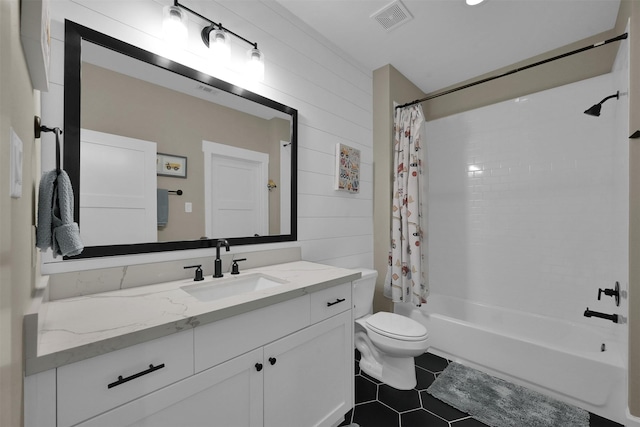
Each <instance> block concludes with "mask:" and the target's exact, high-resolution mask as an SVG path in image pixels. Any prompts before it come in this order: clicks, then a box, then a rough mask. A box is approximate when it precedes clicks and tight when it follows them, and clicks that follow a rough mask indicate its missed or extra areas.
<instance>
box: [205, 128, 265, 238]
mask: <svg viewBox="0 0 640 427" xmlns="http://www.w3.org/2000/svg"><path fill="white" fill-rule="evenodd" d="M202 151H203V152H204V154H205V156H204V157H205V178H204V181H205V182H204V186H205V229H206V235H207V237H209V238H215V237H247V236H255V235H259V236H263V235H266V234H268V233H269V198H268V189H267V182H268V180H269V178H268V176H269V175H268V174H269V155H268V154H266V153H261V152H258V151H252V150H246V149H244V148H237V147H232V146H229V145H224V144H218V143H215V142H210V141H203V142H202Z"/></svg>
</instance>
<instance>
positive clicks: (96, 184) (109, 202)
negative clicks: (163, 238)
mask: <svg viewBox="0 0 640 427" xmlns="http://www.w3.org/2000/svg"><path fill="white" fill-rule="evenodd" d="M80 140H81V150H80V179H81V182H82V185H81V188H80V219H81V222H80V236H81V237H82V242H83V243H84V245H85V246H101V245H114V244H123V243H125V244H127V243H147V242H156V241H157V240H158V233H157V210H156V206H157V201H156V187H157V183H156V182H157V179H156V143H155V142H150V141H143V140H140V139H134V138H127V137H123V136H119V135H112V134H108V133H102V132H95V131H91V130H88V129H82V130H81V134H80Z"/></svg>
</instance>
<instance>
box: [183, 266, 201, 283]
mask: <svg viewBox="0 0 640 427" xmlns="http://www.w3.org/2000/svg"><path fill="white" fill-rule="evenodd" d="M184 268H185V269H187V268H195V269H196V276H195V277H194V278H193V281H194V282H200V281H201V280H204V277H203V276H202V264H199V265H188V266H186V267H184Z"/></svg>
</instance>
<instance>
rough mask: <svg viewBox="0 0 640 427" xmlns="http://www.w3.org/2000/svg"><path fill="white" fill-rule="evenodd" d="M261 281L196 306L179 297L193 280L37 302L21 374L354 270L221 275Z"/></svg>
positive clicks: (289, 266) (350, 276)
mask: <svg viewBox="0 0 640 427" xmlns="http://www.w3.org/2000/svg"><path fill="white" fill-rule="evenodd" d="M251 273H262V274H265V275H268V276H272V277H274V278H277V279H280V280H282V281H286V283H284V284H282V285H280V286H276V287H273V288H269V289H265V290H261V291H254V292H250V293H245V294H239V295H235V296H231V297H227V298H222V299H218V300H213V301H207V302H203V301H200V300H198V299H196V298H195V297H193V296H191V295H190V294H189V293H187V292H185V291H184V290H182V289H181V287H183V286H187V285H193V284H199V283H205V282H194V281H193V280H192V279H185V280H178V281H173V282H168V283H160V284H156V285H148V286H140V287H136V288H129V289H123V290H118V291H111V292H104V293H99V294H93V295H87V296H81V297H74V298H68V299H63V300H57V301H50V302H43V303H42V304H41V305H40V306H39V307H38V309H37V311H36V312H35V313H32V314H27V315H26V316H25V349H26V350H25V355H26V357H25V372H26V374H27V375H31V374H34V373H37V372H42V371H45V370H48V369H52V368H56V367H59V366H62V365H65V364H69V363H73V362H76V361H79V360H83V359H87V358H89V357H94V356H98V355H100V354H104V353H107V352H110V351H114V350H118V349H121V348H125V347H128V346H131V345H135V344H139V343H142V342H145V341H149V340H152V339H155V338H159V337H162V336H166V335H169V334H172V333H175V332H178V331H181V330H185V329H189V328H193V327H196V326H198V325H200V324H205V323H210V322H215V321H217V320H220V319H224V318H227V317H231V316H235V315H237V314H242V313H246V312H248V311H252V310H255V309H258V308H261V307H265V306H268V305H271V304H275V303H278V302H282V301H286V300H289V299H292V298H295V297H298V296H301V295H305V294H308V293H311V292H315V291H319V290H322V289H326V288H328V287H332V286H335V285H339V284H342V283H346V282H350V281H352V280H355V279H357V278H359V277H360V273H359V272H357V271H355V270H348V269H344V268H338V267H331V266H327V265H322V264H316V263H311V262H306V261H296V262H291V263H286V264H278V265H273V266H268V267H260V268H255V269H248V270H246V271H242V272H241V273H240V275H238V276H231V275H229V274H228V273H226V274H225V277H224V278H223V279H212V278H210V277H207V278H205V280H207V281H209V280H211V281H215V280H225V279H228V278H233V277H242V276H243V275H248V274H251Z"/></svg>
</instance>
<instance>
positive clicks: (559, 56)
mask: <svg viewBox="0 0 640 427" xmlns="http://www.w3.org/2000/svg"><path fill="white" fill-rule="evenodd" d="M627 37H628V33H624V34H621V35H619V36H617V37H613V38H611V39H608V40H605V41H601V42H598V43H594V44H592V45H590V46H585V47H582V48H580V49H576V50H572V51H571V52H567V53H563V54H561V55H557V56H554V57H552V58H548V59H544V60H542V61H538V62H534V63H533V64H529V65H525V66H524V67H518V68H515V69H513V70H510V71H507V72H504V73H502V74H498V75H496V76H492V77H487V78H484V79H481V80H478V81H475V82H471V83H467V84H465V85H462V86H458V87H454V88H453V89H449V90H445V91H443V92H439V93H436V94H434V95H429V96H427V97H425V98H422V99H416V100H415V101H412V102H408V103H406V104H402V105H398V106H396V109H398V108H405V107H410V106H411V105H415V104H420V103H421V102H425V101H429V100H431V99H434V98H438V97H440V96H444V95H449V94H450V93H453V92H458V91H459V90H462V89H467V88H470V87H473V86H477V85H479V84H482V83H487V82H490V81H492V80H496V79H499V78H502V77H506V76H509V75H511V74H515V73H518V72H520V71H524V70H528V69H529V68H533V67H537V66H538V65H543V64H547V63H549V62H553V61H555V60H558V59H562V58H566V57H567V56H571V55H575V54H576V53H581V52H585V51H587V50H591V49H593V48H596V47H600V46H604V45H606V44H609V43H613V42H617V41H619V40H624V39H626V38H627Z"/></svg>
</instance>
